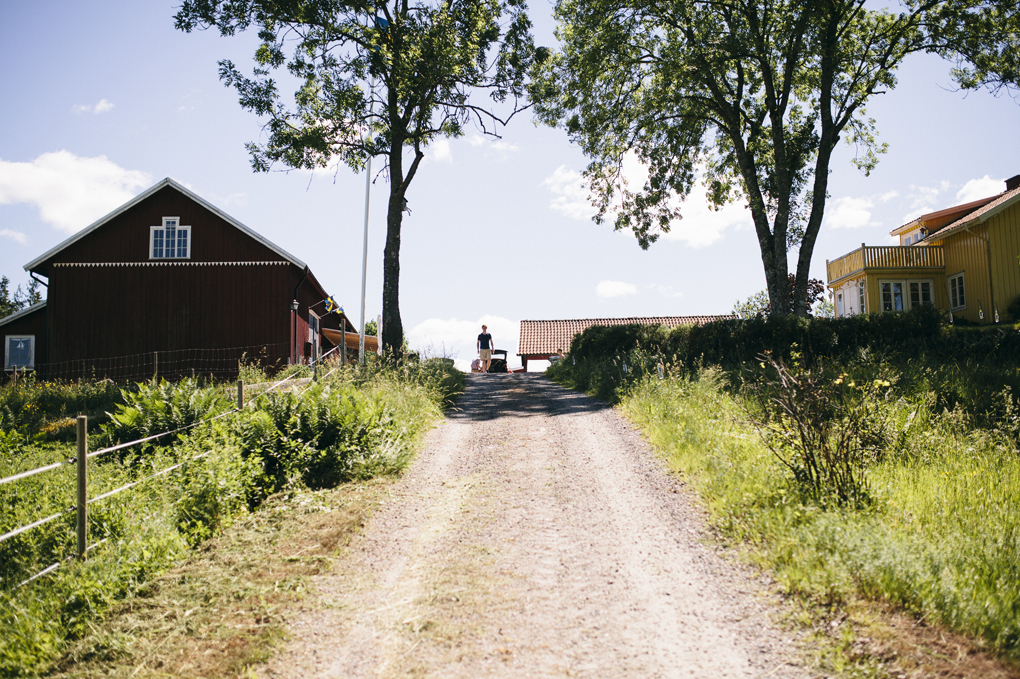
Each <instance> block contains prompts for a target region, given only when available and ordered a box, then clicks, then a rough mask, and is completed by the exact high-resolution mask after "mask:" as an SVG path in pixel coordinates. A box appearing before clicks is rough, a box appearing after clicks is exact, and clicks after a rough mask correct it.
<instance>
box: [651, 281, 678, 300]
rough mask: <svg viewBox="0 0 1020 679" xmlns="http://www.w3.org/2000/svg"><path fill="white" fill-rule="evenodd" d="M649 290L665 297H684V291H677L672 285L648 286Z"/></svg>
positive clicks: (657, 284) (654, 284)
mask: <svg viewBox="0 0 1020 679" xmlns="http://www.w3.org/2000/svg"><path fill="white" fill-rule="evenodd" d="M648 289H649V290H654V291H655V292H657V293H659V294H660V295H662V296H663V297H683V296H684V293H683V290H677V289H675V288H674V287H673V286H672V285H661V284H659V283H653V284H652V285H649V286H648Z"/></svg>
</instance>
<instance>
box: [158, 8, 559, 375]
mask: <svg viewBox="0 0 1020 679" xmlns="http://www.w3.org/2000/svg"><path fill="white" fill-rule="evenodd" d="M175 22H176V27H177V28H178V29H180V30H183V31H186V32H190V31H192V30H195V29H196V28H210V27H215V28H217V29H218V30H219V32H220V34H221V35H224V36H229V35H234V34H235V33H236V32H238V31H244V30H247V29H248V28H252V27H255V28H257V29H258V31H259V38H260V39H261V41H262V44H261V45H260V46H259V47H258V49H257V50H256V52H255V57H254V59H255V67H254V72H253V77H251V78H249V77H247V76H245V75H243V74H242V73H241V72H240V71H239V70H238V69H237V67H236V66H235V65H234V64H233V63H232V62H230V61H227V60H223V61H221V62H220V78H221V80H223V81H224V82H225V83H226V84H227V85H228V86H231V87H233V88H234V89H235V90H236V91H237V94H238V97H239V100H240V103H241V106H242V107H243V108H245V109H247V110H249V111H251V112H253V113H255V114H256V115H258V116H260V117H261V118H264V119H266V122H265V125H264V127H263V131H264V132H265V136H266V139H267V141H266V143H265V144H255V143H251V144H248V150H249V152H250V153H251V160H252V167H253V168H254V169H255V170H256V171H259V172H265V171H268V170H269V169H270V167H272V165H273V164H274V163H278V162H282V163H284V164H286V165H288V166H290V167H293V168H304V169H316V168H320V167H330V166H336V165H339V164H344V165H347V166H348V167H350V168H351V169H353V170H355V171H358V172H360V171H361V170H362V169H364V168H365V167H366V165H367V164H369V163H370V159H371V158H372V157H382V159H383V161H384V165H385V169H386V171H387V175H388V176H389V179H390V198H389V201H388V205H389V212H388V214H387V232H388V241H387V246H386V251H385V253H384V259H383V277H384V283H383V291H384V292H383V320H384V325H383V337H382V340H383V346H384V347H385V350H386V351H387V353H388V354H391V355H393V356H395V357H399V356H400V355H401V354H402V339H403V325H402V323H401V320H400V311H399V300H398V299H397V295H396V291H397V289H398V287H399V273H400V267H399V242H400V228H401V221H402V219H403V212H404V210H405V209H406V200H405V195H406V192H407V188H408V186H409V185H410V183H411V181H412V180H413V179H414V176H415V174H416V173H417V171H418V169H419V166H420V164H421V161H422V159H423V158H424V157H425V152H424V149H425V148H426V147H428V146H429V145H430V144H431V143H433V142H434V141H435V140H436V139H440V138H444V137H458V136H461V135H462V134H463V131H464V127H465V125H466V124H467V123H468V122H469V121H472V122H474V123H476V124H478V125H480V126H481V127H482V131H483V133H486V134H496V131H497V129H498V126H500V125H504V124H506V122H507V121H508V120H509V118H510V117H512V116H513V115H514V114H516V113H517V112H519V111H521V110H523V105H522V104H521V103H520V100H521V98H522V97H523V96H524V80H525V76H526V74H527V72H528V70H529V69H530V68H531V66H532V64H533V63H534V60H535V57H536V50H535V49H534V45H533V42H532V37H531V22H530V20H529V19H528V16H527V7H526V5H525V3H524V1H523V0H512V1H511V2H500V0H446V1H443V2H418V3H414V4H413V5H410V4H408V3H406V2H385V1H384V0H377V1H375V2H372V3H368V4H367V5H362V4H343V3H336V2H332V1H331V0H301V1H300V2H291V3H280V2H277V1H276V0H242V1H240V2H234V1H228V0H185V2H184V3H183V4H182V6H181V8H180V9H179V10H178V12H177V14H176V15H175ZM543 54H544V52H543ZM284 68H285V69H286V70H287V72H288V73H289V75H290V76H293V77H294V78H295V79H296V80H297V82H298V86H297V90H296V91H295V93H294V106H293V108H290V107H288V106H286V105H285V104H284V103H283V102H282V101H281V97H280V93H279V91H278V88H277V82H276V80H274V79H273V73H274V72H275V71H277V70H278V69H284ZM478 91H482V92H485V93H487V94H488V96H489V97H490V98H491V102H489V104H488V105H487V104H486V103H485V102H479V101H477V98H476V97H474V98H473V94H474V93H475V92H478ZM407 150H410V151H411V153H412V155H411V157H410V162H409V163H408V164H407V166H406V167H405V165H404V153H405V151H407Z"/></svg>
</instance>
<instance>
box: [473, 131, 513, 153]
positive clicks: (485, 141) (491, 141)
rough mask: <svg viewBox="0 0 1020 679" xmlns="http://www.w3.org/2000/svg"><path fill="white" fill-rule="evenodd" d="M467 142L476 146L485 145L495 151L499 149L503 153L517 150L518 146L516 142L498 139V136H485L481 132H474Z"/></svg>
mask: <svg viewBox="0 0 1020 679" xmlns="http://www.w3.org/2000/svg"><path fill="white" fill-rule="evenodd" d="M467 142H468V143H469V144H471V145H472V146H476V147H477V146H484V147H486V148H489V149H492V150H494V151H499V152H501V153H507V152H509V151H516V150H517V146H515V145H514V144H510V143H508V142H505V141H503V140H502V139H497V138H496V137H483V136H482V135H480V134H472V135H470V136H468V138H467Z"/></svg>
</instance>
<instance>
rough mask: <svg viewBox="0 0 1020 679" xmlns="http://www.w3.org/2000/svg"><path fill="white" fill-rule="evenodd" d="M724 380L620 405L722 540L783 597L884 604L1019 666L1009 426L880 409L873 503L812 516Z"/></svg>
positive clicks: (904, 402)
mask: <svg viewBox="0 0 1020 679" xmlns="http://www.w3.org/2000/svg"><path fill="white" fill-rule="evenodd" d="M723 382H724V380H723V378H722V375H721V373H720V371H717V370H704V371H702V372H701V373H700V374H699V375H697V376H695V377H694V378H672V379H666V380H662V381H660V380H657V379H648V380H645V381H642V382H640V383H638V384H636V385H635V386H634V387H633V389H631V390H630V391H628V392H627V393H626V394H625V395H623V397H622V407H623V409H624V411H625V412H626V413H627V414H628V416H629V417H631V418H632V419H633V420H634V421H635V422H637V423H638V424H639V425H640V426H641V427H642V429H643V430H644V431H645V432H646V433H647V435H648V437H649V439H650V440H651V442H652V443H653V445H654V446H655V447H656V448H657V449H658V450H659V451H661V453H662V454H663V455H664V456H665V458H666V459H667V460H668V461H669V464H670V465H672V466H673V468H675V469H676V470H678V471H679V472H681V473H682V474H683V475H684V477H685V478H686V479H687V480H689V483H690V484H691V485H692V486H693V488H694V489H695V490H696V491H697V492H698V493H699V494H700V495H701V497H702V498H704V500H705V502H706V504H707V505H708V508H709V510H710V513H711V517H712V522H713V524H714V525H715V526H716V527H717V528H718V530H719V531H720V532H721V534H722V535H723V536H725V537H726V538H727V539H729V540H732V541H734V542H739V543H745V544H749V545H751V546H753V549H751V550H749V553H750V554H751V556H752V558H754V559H756V560H757V561H758V562H759V563H760V565H762V566H763V567H765V568H767V569H768V570H770V571H771V572H773V573H774V575H775V577H776V579H777V580H778V581H779V582H780V584H781V585H782V587H783V588H784V589H786V590H787V591H789V592H791V593H796V594H800V595H803V596H805V597H807V598H808V599H810V600H811V601H814V602H818V603H821V604H824V605H844V604H847V603H848V602H850V601H852V600H854V599H857V598H864V599H868V600H876V601H883V602H888V603H890V604H892V605H894V606H895V607H897V608H901V609H904V610H907V611H910V612H912V613H913V614H915V615H917V616H920V617H923V618H924V619H926V620H929V621H934V622H938V623H942V624H944V625H946V626H947V627H949V628H952V629H955V630H959V631H961V632H964V633H966V634H969V635H973V636H974V637H976V638H978V639H979V640H981V641H982V642H983V644H984V645H986V647H988V648H990V649H992V650H994V651H995V652H996V653H998V654H1000V655H1002V656H1004V657H1007V658H1009V659H1011V660H1013V661H1014V662H1015V661H1020V511H1018V507H1020V454H1018V451H1017V445H1016V432H1015V431H1011V430H1010V428H1009V427H1008V426H1005V425H1008V424H1009V421H1008V417H1007V419H1006V420H1003V419H1002V418H1000V422H1004V426H1003V427H1001V428H998V429H988V428H977V427H974V426H973V423H972V421H971V418H970V417H968V416H967V415H965V414H964V413H963V412H962V411H961V410H956V411H946V410H938V409H937V408H934V407H933V405H932V404H933V403H934V402H935V397H934V396H933V395H932V394H930V393H929V394H924V393H921V394H915V395H913V396H911V397H899V398H895V397H894V398H890V399H889V400H888V402H887V403H886V405H885V408H886V409H887V411H886V414H887V416H888V418H889V422H890V425H891V428H892V429H891V431H892V433H893V434H894V435H893V436H891V437H890V438H889V440H888V445H886V446H885V447H884V448H883V450H882V451H881V454H879V455H878V456H876V459H874V460H873V461H872V463H871V464H870V465H869V466H868V468H867V470H866V474H867V481H868V483H869V487H870V489H869V496H870V502H869V503H868V504H867V505H866V506H862V507H857V508H846V507H844V508H835V507H829V508H827V509H823V508H822V507H820V506H819V505H818V504H817V503H815V502H812V501H809V500H808V499H806V498H805V496H804V494H803V492H802V488H800V487H799V486H798V485H797V484H796V483H795V482H794V481H793V479H792V477H791V474H790V473H789V470H788V469H787V468H786V467H784V466H783V465H782V464H781V463H780V462H779V461H778V459H777V458H776V456H775V455H774V454H773V453H772V451H770V450H769V449H768V448H767V447H766V446H765V445H764V444H763V443H762V439H761V438H760V437H759V436H758V434H757V433H756V430H755V428H754V427H753V426H751V424H750V423H749V421H748V412H749V411H750V410H752V409H753V406H750V405H748V404H746V403H745V404H742V403H741V402H740V400H739V399H741V398H744V397H743V396H737V397H735V398H734V397H731V396H730V395H728V394H727V393H726V391H725V390H724V389H723ZM1007 410H1008V409H1007Z"/></svg>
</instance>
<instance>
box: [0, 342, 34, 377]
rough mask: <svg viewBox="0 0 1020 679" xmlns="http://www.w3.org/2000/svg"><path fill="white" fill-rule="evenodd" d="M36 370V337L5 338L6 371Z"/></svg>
mask: <svg viewBox="0 0 1020 679" xmlns="http://www.w3.org/2000/svg"><path fill="white" fill-rule="evenodd" d="M34 369H35V335H7V336H5V337H4V370H34Z"/></svg>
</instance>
